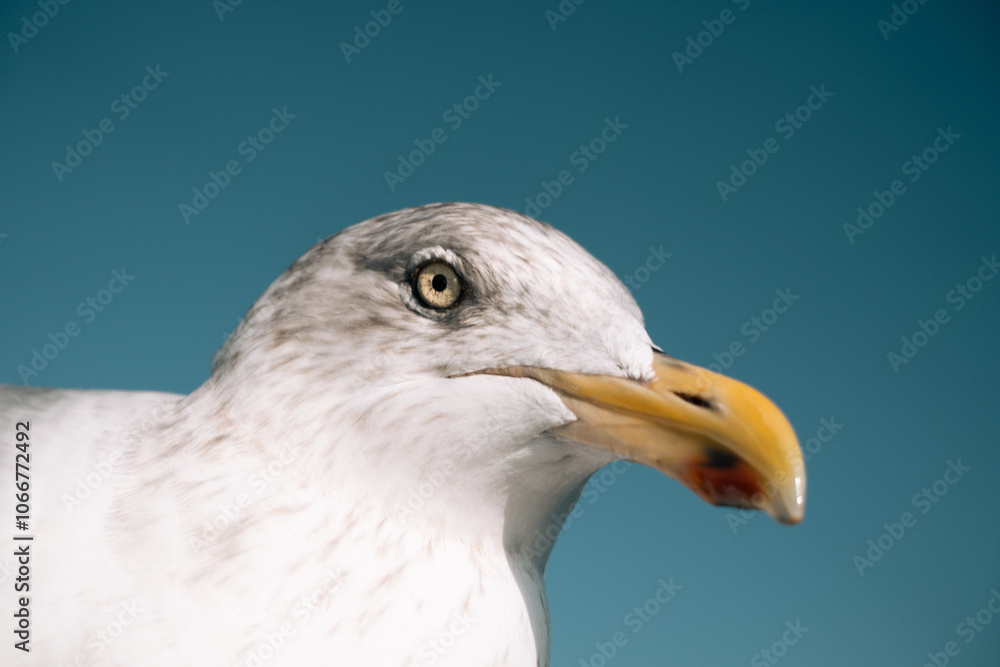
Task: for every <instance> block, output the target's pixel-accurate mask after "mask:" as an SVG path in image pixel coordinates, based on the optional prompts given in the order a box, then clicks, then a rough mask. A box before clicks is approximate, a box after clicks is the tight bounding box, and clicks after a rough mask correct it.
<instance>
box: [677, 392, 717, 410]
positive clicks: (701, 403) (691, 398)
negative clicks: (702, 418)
mask: <svg viewBox="0 0 1000 667" xmlns="http://www.w3.org/2000/svg"><path fill="white" fill-rule="evenodd" d="M674 395H675V396H677V398H679V399H681V400H682V401H687V402H688V403H690V404H691V405H697V406H698V407H699V408H708V409H709V410H714V409H715V406H714V405H712V402H711V401H707V400H705V399H704V398H702V397H701V396H696V395H695V394H685V393H684V392H682V391H675V392H674Z"/></svg>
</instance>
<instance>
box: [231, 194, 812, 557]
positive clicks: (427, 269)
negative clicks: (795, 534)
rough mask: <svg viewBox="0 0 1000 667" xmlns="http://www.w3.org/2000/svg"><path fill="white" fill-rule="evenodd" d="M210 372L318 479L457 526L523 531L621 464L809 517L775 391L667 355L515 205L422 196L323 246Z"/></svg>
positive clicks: (596, 271)
mask: <svg viewBox="0 0 1000 667" xmlns="http://www.w3.org/2000/svg"><path fill="white" fill-rule="evenodd" d="M212 379H213V381H214V382H215V383H216V384H218V385H226V386H227V388H228V389H227V391H226V395H228V396H241V397H242V398H241V399H240V400H242V401H244V402H245V404H246V405H251V406H254V407H253V408H250V409H248V410H247V417H246V418H247V419H249V420H255V419H256V420H260V419H263V418H261V417H259V415H260V414H263V413H266V414H268V415H269V416H268V417H267V422H268V424H270V425H271V426H272V427H273V428H275V429H276V430H280V428H281V427H280V424H283V423H291V422H294V423H299V424H308V425H309V428H310V429H311V430H309V431H308V432H307V433H306V432H303V433H302V434H301V436H300V437H303V438H307V439H308V440H309V445H308V449H309V456H310V457H311V458H310V467H311V469H313V470H314V472H315V474H316V475H318V476H321V475H323V474H326V473H328V474H330V475H337V474H339V475H341V479H340V481H339V482H338V483H340V484H343V485H346V486H351V485H356V488H357V489H358V493H365V494H369V495H373V496H374V495H381V496H382V497H387V498H393V499H394V501H393V502H392V503H390V505H392V506H395V507H399V506H400V505H401V504H402V505H403V506H412V505H413V504H414V503H413V502H409V501H408V500H407V499H410V500H412V499H413V498H414V497H415V495H414V494H416V496H418V497H419V498H420V503H419V505H420V509H421V511H425V512H434V513H435V514H437V515H447V516H445V518H447V519H451V520H456V519H455V517H456V516H463V515H464V516H467V517H471V518H472V520H473V522H477V521H482V520H486V519H485V518H484V517H487V516H490V515H498V516H499V518H500V519H501V520H502V521H503V522H505V525H506V527H505V532H506V533H507V535H508V538H510V539H519V538H516V537H511V536H512V535H515V534H516V535H522V536H527V535H530V534H531V533H532V532H533V530H534V529H537V528H538V527H539V526H541V525H542V523H541V522H543V518H544V517H546V516H550V515H551V514H552V513H553V512H557V511H559V510H560V509H563V508H565V507H567V506H569V505H571V504H572V503H573V502H574V501H575V500H576V498H577V497H578V494H579V492H580V490H581V488H582V485H583V483H585V482H586V480H587V478H588V477H589V476H590V475H591V474H593V473H594V472H595V471H596V470H598V469H599V468H600V467H602V466H603V465H606V464H608V463H610V462H612V461H615V460H619V459H625V460H629V461H633V462H636V463H639V464H642V465H646V466H649V467H652V468H655V469H656V470H659V471H660V472H662V473H664V474H666V475H668V476H670V477H672V478H674V479H676V480H678V481H680V482H681V483H682V484H684V485H685V486H686V487H688V488H689V489H691V490H692V491H693V492H694V493H696V494H697V495H698V496H700V497H701V498H703V499H704V500H706V501H708V502H709V503H712V504H716V505H731V506H739V507H753V508H757V509H761V510H763V511H766V512H767V513H768V514H769V515H770V516H771V517H773V518H774V519H775V520H777V521H779V522H782V523H797V522H798V521H800V520H801V519H802V516H803V512H804V500H805V467H804V464H803V459H802V454H801V451H800V449H799V445H798V441H797V439H796V436H795V433H794V431H793V430H792V427H791V426H790V424H789V422H788V420H787V419H786V418H785V416H784V415H783V414H782V413H781V411H780V410H779V409H778V408H777V407H776V406H775V405H774V403H772V402H771V401H770V400H769V399H767V398H766V397H765V396H764V395H763V394H761V393H760V392H758V391H757V390H755V389H753V388H751V387H749V386H747V385H745V384H743V383H741V382H738V381H736V380H733V379H730V378H727V377H725V376H722V375H719V374H717V373H714V372H711V371H709V370H706V369H703V368H699V367H697V366H694V365H691V364H688V363H685V362H683V361H680V360H678V359H675V358H674V357H672V356H669V355H668V354H666V353H664V352H663V351H662V350H661V349H660V348H659V347H657V346H656V345H655V344H654V343H653V342H652V341H651V340H650V337H649V335H648V334H647V332H646V330H645V327H644V324H643V317H642V313H641V312H640V310H639V307H638V306H637V305H636V303H635V301H634V300H633V298H632V297H631V295H630V294H629V292H628V290H627V289H626V288H625V286H624V285H622V283H621V282H620V281H619V280H618V279H617V278H616V276H615V275H614V274H613V273H612V272H611V271H610V270H609V269H608V268H607V267H605V266H604V265H603V264H601V263H600V262H599V261H598V260H596V259H595V258H594V257H592V256H591V255H590V254H589V253H587V252H586V251H585V250H584V249H583V248H581V247H580V246H579V245H578V244H576V243H575V242H573V241H572V240H571V239H570V238H568V237H567V236H565V235H564V234H562V233H561V232H559V231H557V230H555V229H554V228H552V227H550V226H548V225H546V224H544V223H541V222H538V221H536V220H533V219H531V218H527V217H525V216H522V215H520V214H518V213H515V212H513V211H509V210H504V209H498V208H493V207H489V206H483V205H477V204H454V203H453V204H434V205H428V206H421V207H418V208H412V209H406V210H402V211H398V212H394V213H390V214H387V215H383V216H380V217H377V218H373V219H371V220H367V221H365V222H362V223H360V224H357V225H354V226H352V227H349V228H347V229H345V230H344V231H342V232H340V233H338V234H336V235H334V236H332V237H330V238H328V239H326V240H325V241H323V242H321V243H319V244H318V245H317V246H315V247H313V248H312V249H311V250H310V251H309V252H307V253H306V254H305V255H304V256H303V257H302V258H300V259H299V260H298V261H297V262H296V263H295V264H294V265H293V266H292V267H291V268H290V269H289V270H288V271H287V272H286V273H285V274H284V275H282V276H281V277H280V278H279V279H278V280H277V281H276V282H275V283H274V284H273V285H272V286H271V287H270V288H269V289H268V290H267V291H266V292H265V294H264V295H263V296H262V297H261V298H260V299H259V300H258V302H257V303H256V304H255V305H254V306H253V308H252V309H251V310H250V312H249V313H248V314H247V316H246V318H245V319H244V321H243V323H242V324H241V325H240V327H239V328H238V329H237V331H236V332H234V334H233V336H231V337H230V339H229V340H228V341H227V342H226V344H225V345H224V347H223V348H222V350H220V352H219V353H218V355H217V357H216V360H215V368H214V370H213V378H212ZM262 428H263V427H262ZM345 470H350V479H345V478H344V477H345V473H344V471H345ZM338 471H339V472H338ZM408 502H409V505H407V503H408ZM437 519H441V516H438V517H437ZM487 522H488V521H487ZM511 526H519V528H517V529H516V530H514V529H512V528H511ZM524 539H528V538H527V537H524Z"/></svg>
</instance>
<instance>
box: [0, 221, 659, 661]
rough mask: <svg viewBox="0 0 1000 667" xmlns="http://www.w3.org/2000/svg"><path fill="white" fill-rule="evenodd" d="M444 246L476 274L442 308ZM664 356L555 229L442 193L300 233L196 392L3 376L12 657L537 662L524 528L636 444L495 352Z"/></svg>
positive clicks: (579, 360)
mask: <svg viewBox="0 0 1000 667" xmlns="http://www.w3.org/2000/svg"><path fill="white" fill-rule="evenodd" d="M432 259H433V260H439V261H443V262H446V263H448V264H449V265H450V266H452V267H454V269H455V271H456V273H457V275H459V276H461V278H462V297H461V300H460V302H459V303H458V304H457V305H456V306H455V307H452V308H450V309H446V310H436V309H434V308H431V307H429V306H428V305H427V304H425V303H423V302H421V299H420V297H419V295H418V294H417V293H415V291H414V287H413V274H414V271H415V270H419V267H420V266H421V265H423V264H424V263H426V262H427V261H428V260H432ZM653 357H654V352H653V348H652V343H651V341H650V339H649V337H648V336H647V334H646V332H645V330H644V328H643V323H642V317H641V314H640V312H639V310H638V308H637V306H636V305H635V303H634V301H633V300H632V298H631V297H630V295H629V294H628V292H627V290H626V289H625V288H624V287H623V286H622V285H621V284H620V283H619V282H618V280H617V279H616V278H615V277H614V275H613V274H612V273H611V272H610V271H609V270H608V269H607V268H605V267H604V266H603V265H602V264H600V263H599V262H597V261H596V260H595V259H593V258H592V257H591V256H590V255H589V254H587V253H586V252H585V251H584V250H582V249H581V248H580V247H579V246H577V245H576V244H575V243H573V242H572V241H571V240H569V239H568V238H567V237H565V236H564V235H562V234H561V233H559V232H557V231H555V230H553V229H551V228H549V227H547V226H545V225H543V224H541V223H538V222H535V221H533V220H529V219H527V218H524V217H522V216H520V215H518V214H516V213H513V212H510V211H504V210H500V209H495V208H491V207H486V206H479V205H472V204H440V205H432V206H426V207H421V208H417V209H409V210H405V211H400V212H397V213H393V214H389V215H386V216H382V217H379V218H375V219H373V220H370V221H367V222H365V223H361V224H359V225H356V226H354V227H351V228H348V229H347V230H345V231H343V232H341V233H340V234H337V235H335V236H333V237H331V238H329V239H327V240H326V241H324V242H322V243H320V244H319V245H317V246H316V247H314V248H312V249H311V250H310V251H309V252H308V253H306V255H304V256H303V257H302V258H301V259H300V260H299V261H298V262H296V263H295V264H294V265H293V266H292V267H291V268H290V269H289V270H288V271H287V272H286V273H285V274H284V275H282V276H281V277H280V278H279V279H278V280H277V281H276V282H275V283H274V284H273V285H272V286H271V287H270V288H269V289H268V290H267V291H266V292H265V294H264V295H263V296H262V297H261V298H260V299H259V300H258V301H257V303H256V304H255V305H254V306H253V307H252V309H251V310H250V311H249V312H248V314H247V316H246V318H245V319H244V321H243V323H242V324H241V325H240V327H239V328H238V329H237V331H236V332H234V334H233V335H232V336H231V337H230V339H229V340H228V341H227V342H226V344H225V345H224V347H223V348H222V350H220V351H219V353H218V354H217V356H216V359H215V364H214V368H213V372H212V375H211V377H209V378H208V380H207V381H206V382H205V384H204V385H202V386H201V387H200V388H199V389H197V390H196V391H195V392H194V393H192V394H191V395H189V396H180V395H174V394H165V393H140V392H114V391H75V390H52V389H29V388H21V387H8V386H4V387H0V428H2V429H3V431H2V435H0V438H2V442H3V447H4V452H3V456H2V458H0V476H2V479H3V481H2V483H0V495H2V497H4V498H7V497H9V496H11V495H12V493H13V491H12V489H11V488H10V481H11V480H12V479H13V470H12V466H13V454H12V452H11V451H10V449H11V445H12V442H11V440H10V438H11V436H12V434H13V425H14V422H15V421H30V424H31V442H32V446H31V447H32V449H31V451H32V461H31V474H32V498H33V502H32V514H33V522H34V525H33V526H32V531H31V532H32V533H33V534H34V535H35V536H36V539H35V541H34V542H33V544H32V547H31V548H32V587H31V612H32V637H31V647H32V651H31V652H30V654H24V655H18V656H17V660H18V663H17V664H25V665H45V666H57V665H59V666H61V665H78V666H82V665H127V666H139V665H141V666H143V667H154V666H158V665H171V666H175V665H204V666H216V665H218V666H220V667H221V666H226V667H231V666H235V665H243V666H246V667H253V666H254V665H267V666H268V667H271V666H278V665H351V666H358V667H361V666H366V665H371V666H377V667H396V666H398V667H408V666H411V665H430V664H434V665H440V666H449V665H456V666H457V665H462V666H471V665H505V666H512V667H513V666H516V667H522V666H525V667H526V666H529V665H530V666H534V665H547V664H548V654H549V636H548V618H547V611H546V607H545V595H544V586H543V580H542V579H543V572H544V566H545V560H546V559H547V557H548V554H547V553H544V554H540V555H539V554H536V553H535V552H534V551H533V549H531V548H530V546H531V543H532V541H533V539H534V537H535V536H536V534H537V531H539V530H543V531H544V530H545V528H547V527H548V525H549V524H548V517H550V516H552V515H553V514H554V513H556V512H559V511H563V510H565V509H566V508H567V507H568V506H570V505H571V504H572V503H573V502H574V501H575V499H576V497H577V495H578V493H579V490H580V489H581V487H582V485H583V484H584V483H585V482H586V480H587V478H588V477H589V475H590V474H592V473H593V472H594V471H596V470H598V469H599V468H600V467H601V466H603V465H605V464H607V463H609V462H610V461H612V460H614V459H616V458H618V457H619V456H621V455H622V454H621V452H618V453H614V452H612V451H609V450H608V449H607V448H602V447H598V446H590V445H588V444H578V443H577V442H573V441H571V440H570V439H567V438H564V437H560V436H559V435H558V431H557V432H556V433H553V429H559V428H560V427H563V426H564V425H567V424H570V423H572V422H574V421H576V420H577V415H576V414H574V411H573V410H571V409H570V408H569V407H568V405H570V403H568V402H567V401H566V400H564V399H563V398H561V394H560V393H559V392H558V391H557V390H555V389H553V388H551V387H550V386H546V384H544V383H543V382H540V381H537V380H536V379H531V378H530V377H513V376H510V375H497V374H491V373H490V374H483V373H480V371H483V370H488V369H503V368H526V367H527V368H535V367H537V368H552V369H560V370H564V371H569V372H572V373H582V374H588V375H603V376H610V377H613V378H620V379H625V380H628V381H629V382H635V383H648V382H649V381H650V380H651V378H653V376H654V370H653V362H654V359H653ZM469 373H473V374H471V375H467V374H469ZM10 505H11V503H9V502H4V503H3V512H5V513H6V512H8V509H10ZM5 516H6V514H5ZM12 524H13V517H12V516H11V517H10V522H9V523H6V524H4V525H12ZM4 587H5V588H7V586H6V585H5V586H4ZM2 601H3V604H5V605H8V606H7V607H5V609H4V613H3V616H4V617H5V618H8V619H10V618H11V613H10V612H11V609H10V603H11V596H10V595H4V596H3V597H2ZM5 651H6V649H5Z"/></svg>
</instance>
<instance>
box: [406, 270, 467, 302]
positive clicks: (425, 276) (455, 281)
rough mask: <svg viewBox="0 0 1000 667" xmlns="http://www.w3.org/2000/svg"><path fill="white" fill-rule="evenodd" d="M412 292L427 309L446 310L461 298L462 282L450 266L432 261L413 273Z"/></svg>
mask: <svg viewBox="0 0 1000 667" xmlns="http://www.w3.org/2000/svg"><path fill="white" fill-rule="evenodd" d="M413 291H414V292H415V293H416V295H417V298H419V299H420V302H421V303H422V304H424V305H425V306H427V307H428V308H434V309H435V310H446V309H448V308H451V307H452V306H454V305H455V304H456V303H458V300H459V298H461V296H462V281H461V280H460V279H459V277H458V274H457V273H455V269H453V268H451V266H449V265H448V264H446V263H444V262H442V261H441V260H439V259H432V260H430V261H429V262H425V263H424V264H422V265H421V266H419V267H417V269H416V270H415V271H414V272H413Z"/></svg>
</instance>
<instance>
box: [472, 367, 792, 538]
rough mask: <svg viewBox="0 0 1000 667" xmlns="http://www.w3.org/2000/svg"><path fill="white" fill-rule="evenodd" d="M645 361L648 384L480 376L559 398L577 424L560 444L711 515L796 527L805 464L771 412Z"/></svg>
mask: <svg viewBox="0 0 1000 667" xmlns="http://www.w3.org/2000/svg"><path fill="white" fill-rule="evenodd" d="M653 356H654V358H653V370H654V371H655V373H656V376H655V377H654V378H653V380H652V381H650V382H648V383H641V382H636V381H635V380H630V379H624V378H619V377H612V376H607V375H585V374H580V373H568V372H565V371H558V370H551V369H546V368H531V367H516V368H506V369H501V370H495V371H487V372H490V373H496V374H503V375H513V376H518V377H530V378H533V379H535V380H537V381H539V382H542V383H543V384H545V385H547V386H549V387H550V388H552V389H553V390H554V391H555V392H556V393H558V394H559V396H560V398H562V400H563V402H564V403H565V404H566V406H567V407H568V408H569V409H570V410H572V411H573V413H574V414H576V416H577V421H575V422H573V423H571V424H567V425H565V426H562V427H559V428H558V429H556V434H557V435H558V436H560V437H563V438H566V439H568V440H572V441H575V442H579V443H582V444H587V445H592V446H596V447H602V448H604V449H608V450H610V451H612V452H614V453H615V454H618V455H619V456H621V457H622V458H624V459H628V460H631V461H635V462H637V463H642V464H644V465H647V466H650V467H652V468H655V469H657V470H659V471H660V472H662V473H664V474H666V475H669V476H671V477H673V478H675V479H677V480H679V481H680V482H682V483H683V484H684V485H685V486H687V487H688V488H690V489H691V490H692V491H694V492H695V493H696V494H698V495H699V496H701V497H702V498H703V499H704V500H706V501H707V502H709V503H712V504H714V505H731V506H736V507H754V508H757V509H762V510H764V511H766V512H767V513H768V514H769V515H770V516H771V518H773V519H775V520H776V521H779V522H781V523H789V524H793V523H798V522H799V521H801V520H802V516H803V514H804V512H805V492H806V473H805V464H804V462H803V460H802V451H801V450H800V449H799V442H798V439H797V438H796V437H795V432H794V431H793V430H792V426H791V424H789V423H788V420H787V419H786V418H785V416H784V415H783V414H782V413H781V411H780V410H779V409H778V407H777V406H776V405H775V404H774V403H772V402H771V401H770V400H769V399H768V398H767V397H765V396H764V395H763V394H761V393H760V392H759V391H757V390H756V389H754V388H753V387H750V386H748V385H745V384H743V383H742V382H737V381H736V380H732V379H730V378H727V377H725V376H723V375H719V374H718V373H713V372H712V371H709V370H706V369H704V368H699V367H697V366H693V365H691V364H687V363H684V362H682V361H678V360H677V359H674V358H673V357H670V356H668V355H666V354H662V353H658V352H656V353H654V355H653Z"/></svg>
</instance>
